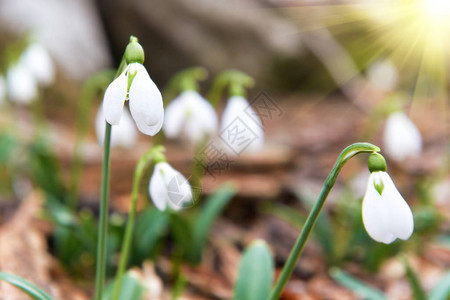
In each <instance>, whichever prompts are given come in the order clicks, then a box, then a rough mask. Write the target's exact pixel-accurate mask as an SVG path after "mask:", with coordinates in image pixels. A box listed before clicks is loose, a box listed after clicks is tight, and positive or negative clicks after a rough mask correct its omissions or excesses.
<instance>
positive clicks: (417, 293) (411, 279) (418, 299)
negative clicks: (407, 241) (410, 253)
mask: <svg viewBox="0 0 450 300" xmlns="http://www.w3.org/2000/svg"><path fill="white" fill-rule="evenodd" d="M403 264H404V266H405V269H406V279H408V283H409V286H410V287H411V291H412V294H413V299H415V300H426V299H427V295H426V294H425V291H424V290H423V288H422V286H421V284H420V281H419V278H418V277H417V274H416V272H414V270H413V269H412V268H411V265H410V264H409V262H408V260H407V259H406V258H405V259H404V260H403Z"/></svg>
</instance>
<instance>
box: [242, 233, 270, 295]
mask: <svg viewBox="0 0 450 300" xmlns="http://www.w3.org/2000/svg"><path fill="white" fill-rule="evenodd" d="M273 273H274V265H273V257H272V254H271V253H270V249H269V247H268V246H267V244H266V242H264V241H262V240H256V241H254V242H253V243H252V244H251V245H250V246H249V247H248V248H247V249H246V250H245V252H244V255H243V257H242V259H241V263H240V265H239V273H238V279H237V281H236V284H235V286H234V299H235V300H266V299H268V297H269V295H270V290H271V288H272V284H273Z"/></svg>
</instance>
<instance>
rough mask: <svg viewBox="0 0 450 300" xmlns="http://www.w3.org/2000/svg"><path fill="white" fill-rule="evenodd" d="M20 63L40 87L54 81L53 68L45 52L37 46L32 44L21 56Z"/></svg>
mask: <svg viewBox="0 0 450 300" xmlns="http://www.w3.org/2000/svg"><path fill="white" fill-rule="evenodd" d="M21 61H22V62H23V63H24V65H25V66H26V67H27V68H28V69H29V70H30V71H31V73H32V74H33V76H34V77H35V78H36V80H37V81H38V82H39V83H40V84H42V85H49V84H51V83H53V81H54V80H55V67H54V65H53V62H52V60H51V58H50V55H49V54H48V52H47V50H46V49H45V48H44V47H42V46H41V45H39V44H32V45H31V46H29V47H28V48H27V49H26V50H25V52H24V53H23V54H22V57H21Z"/></svg>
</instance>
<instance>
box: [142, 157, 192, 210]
mask: <svg viewBox="0 0 450 300" xmlns="http://www.w3.org/2000/svg"><path fill="white" fill-rule="evenodd" d="M148 189H149V193H150V198H151V199H152V201H153V203H154V204H155V206H156V207H157V208H158V209H159V210H165V209H166V208H167V206H169V207H170V208H171V209H173V210H180V209H182V208H183V207H184V206H185V205H187V204H188V203H190V202H191V200H192V190H191V185H190V184H189V181H187V179H186V178H185V177H184V176H183V175H182V174H181V173H180V172H178V171H177V170H175V169H174V168H172V167H171V166H170V165H169V164H168V163H166V162H159V163H157V164H156V165H155V168H154V170H153V174H152V177H151V178H150V184H149V187H148Z"/></svg>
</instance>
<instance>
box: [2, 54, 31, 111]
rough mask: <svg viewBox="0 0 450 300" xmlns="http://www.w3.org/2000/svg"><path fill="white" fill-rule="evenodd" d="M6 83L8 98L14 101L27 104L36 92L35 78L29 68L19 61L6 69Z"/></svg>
mask: <svg viewBox="0 0 450 300" xmlns="http://www.w3.org/2000/svg"><path fill="white" fill-rule="evenodd" d="M6 85H7V89H8V97H9V99H10V100H11V101H13V102H16V103H20V104H28V103H30V102H31V101H33V100H34V99H35V98H36V96H37V94H38V87H37V82H36V79H35V78H34V76H33V74H32V73H31V72H30V70H29V69H28V68H27V67H26V66H25V65H24V64H22V63H20V62H19V63H18V64H16V65H14V66H11V67H10V68H9V69H8V71H7V73H6Z"/></svg>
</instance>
